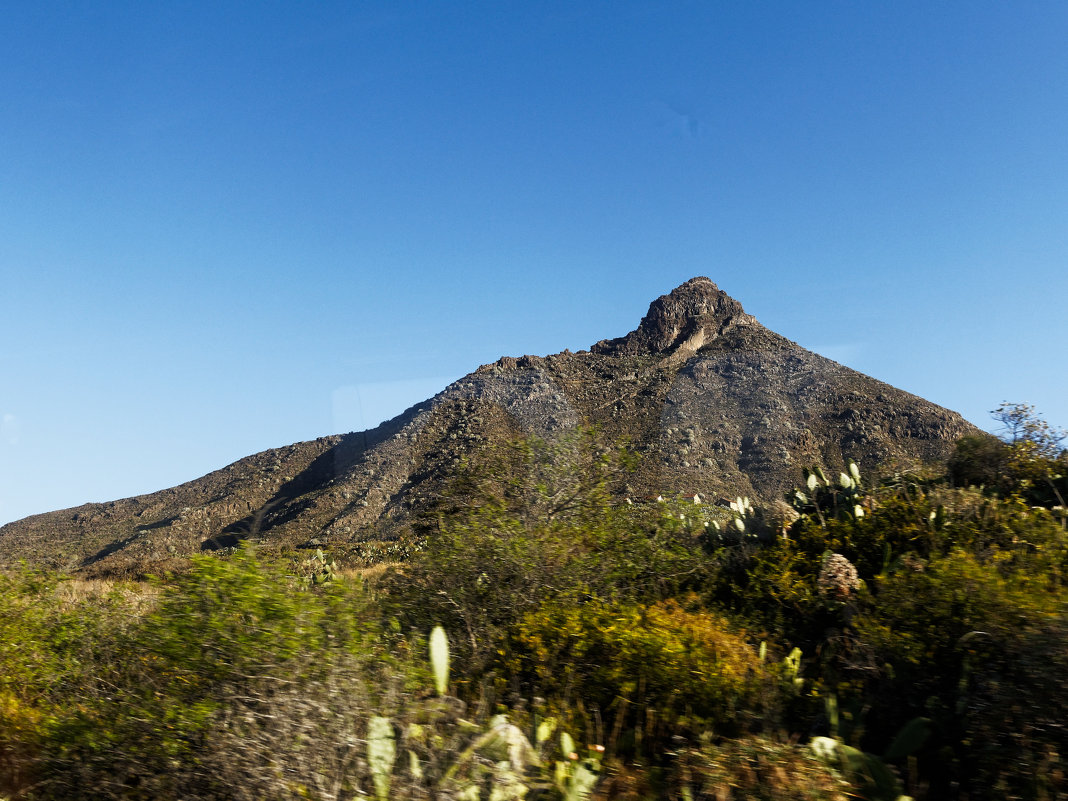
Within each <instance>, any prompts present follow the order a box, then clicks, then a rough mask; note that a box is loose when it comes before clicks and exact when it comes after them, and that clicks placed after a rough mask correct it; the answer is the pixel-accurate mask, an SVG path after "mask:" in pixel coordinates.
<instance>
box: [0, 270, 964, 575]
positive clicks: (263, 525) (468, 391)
mask: <svg viewBox="0 0 1068 801" xmlns="http://www.w3.org/2000/svg"><path fill="white" fill-rule="evenodd" d="M591 425H592V426H596V427H597V430H598V432H599V434H598V436H599V437H601V438H602V439H603V440H604V441H605V442H615V441H618V440H621V439H624V438H625V439H627V440H628V441H629V442H630V443H631V446H632V447H633V448H634V449H635V450H636V451H637V452H638V453H639V454H640V456H641V457H642V458H641V460H640V462H639V465H638V467H637V470H636V472H635V473H634V475H633V476H632V477H631V478H630V485H631V490H630V491H631V492H632V493H633V494H634V495H636V496H639V497H645V496H656V495H664V496H673V495H677V494H691V493H700V494H702V495H703V496H706V497H712V498H716V497H719V496H727V497H734V496H737V495H746V496H749V497H751V498H753V499H754V500H764V501H771V500H774V499H777V498H780V497H782V494H783V493H784V492H786V491H787V490H788V489H790V488H791V487H792V486H794V485H795V484H797V483H798V482H799V481H800V475H801V468H802V467H803V466H810V465H815V464H820V465H826V466H827V467H829V468H831V469H834V470H837V469H839V467H840V466H842V465H843V464H844V462H845V460H847V459H854V460H856V461H857V462H858V464H860V465H861V466H862V468H864V469H865V470H866V471H867V470H870V469H871V468H875V467H876V466H878V465H887V464H894V465H898V466H901V467H906V466H915V465H918V464H923V463H932V462H938V461H941V460H944V459H945V458H946V457H947V456H948V455H949V454H950V453H951V451H952V448H953V444H954V442H955V441H956V439H957V438H958V437H960V436H961V435H963V434H967V433H974V432H975V429H974V427H973V426H971V425H970V424H969V423H967V422H966V421H965V420H964V419H963V418H961V417H960V415H958V414H956V413H954V412H951V411H948V410H946V409H943V408H941V407H939V406H936V405H935V404H932V403H929V402H927V401H925V400H923V399H922V398H918V397H916V396H914V395H910V394H908V393H906V392H903V391H901V390H899V389H895V388H894V387H891V386H889V385H887V384H884V383H882V382H880V381H877V380H875V379H873V378H870V377H868V376H866V375H863V374H861V373H858V372H856V371H854V370H850V369H849V368H847V367H843V366H842V365H840V364H837V363H836V362H833V361H831V360H829V359H826V358H823V357H822V356H819V355H817V354H815V353H812V352H810V351H807V350H805V349H804V348H801V347H800V346H798V345H797V344H796V343H794V342H791V341H790V340H788V339H786V338H785V337H782V336H780V335H778V334H776V333H774V332H772V331H769V330H768V329H767V328H765V327H763V326H762V325H761V324H760V323H759V322H757V321H756V319H754V318H753V317H752V316H751V315H749V314H746V313H745V311H744V310H743V309H742V306H741V304H740V303H738V301H736V300H734V299H733V298H731V297H729V296H728V295H727V294H725V293H724V292H722V291H720V290H719V289H718V288H717V287H716V285H715V284H714V283H713V282H712V281H710V280H709V279H707V278H694V279H692V280H690V281H687V282H686V283H685V284H683V285H682V286H680V287H678V288H677V289H675V290H674V291H672V292H671V293H670V294H667V295H664V296H662V297H660V298H658V299H657V300H655V301H654V302H653V303H652V304H651V305H650V307H649V312H648V313H647V314H646V316H645V317H644V318H643V319H642V321H641V323H640V324H639V326H638V328H637V329H635V330H634V331H632V332H631V333H630V334H628V335H626V336H625V337H621V338H618V339H612V340H604V341H601V342H598V343H597V344H595V345H593V346H592V347H591V348H590V350H589V351H580V352H578V353H571V352H569V351H564V352H563V353H558V354H553V355H550V356H544V357H539V356H523V357H520V358H512V357H505V358H502V359H500V360H498V361H497V362H495V363H494V364H490V365H484V366H482V367H480V368H478V369H477V370H476V371H475V372H473V373H471V374H469V375H467V376H466V377H464V378H462V379H460V380H459V381H457V382H455V383H453V384H452V385H450V386H449V387H447V388H446V389H445V390H444V391H442V392H441V393H439V394H438V395H436V396H435V397H433V398H431V399H429V400H427V401H424V402H423V403H420V404H418V405H416V406H414V407H412V408H410V409H408V410H407V411H406V412H404V413H403V414H401V415H400V416H398V417H396V418H394V419H393V420H390V421H388V422H385V423H383V424H382V425H380V426H379V427H377V428H375V429H373V430H371V431H366V432H360V433H351V434H345V435H338V436H331V437H324V438H322V439H318V440H315V441H313V442H304V443H299V444H295V445H290V446H288V447H284V448H278V449H274V450H269V451H264V452H263V453H259V454H256V455H254V456H249V457H247V458H245V459H242V460H240V461H238V462H235V463H234V464H232V465H229V466H227V467H225V468H223V469H221V470H217V471H215V472H213V473H209V474H208V475H206V476H204V477H202V478H199V479H196V480H194V481H190V482H188V483H186V484H182V485H180V486H178V487H174V488H171V489H167V490H162V491H160V492H156V493H153V494H150V495H143V496H139V497H136V498H128V499H125V500H119V501H113V502H110V503H104V504H87V505H85V506H81V507H78V508H75V509H67V510H63V511H58V512H51V513H48V514H43V515H36V516H33V517H29V518H26V519H24V520H20V521H16V522H14V523H10V524H8V525H6V526H4V527H2V528H0V561H3V562H12V561H14V560H17V559H26V560H27V561H30V562H31V563H41V564H47V565H49V566H52V567H59V568H63V569H67V570H76V571H81V572H83V573H86V574H89V575H125V574H127V573H129V572H131V571H133V572H139V571H144V570H158V569H163V568H165V567H166V566H167V565H168V564H171V563H176V562H178V561H180V560H181V559H182V558H183V557H186V556H188V555H189V554H192V553H196V552H199V551H202V550H212V549H217V548H222V547H230V546H233V545H235V544H237V543H238V542H239V541H240V540H242V539H245V538H253V539H255V540H257V541H261V542H265V543H274V544H280V545H284V546H302V545H304V546H308V545H311V546H313V547H315V546H322V547H325V548H339V549H345V548H351V547H352V546H353V545H354V544H358V543H370V542H376V543H381V542H387V543H388V542H390V541H393V540H396V539H397V538H398V537H399V536H401V535H402V534H403V532H404V531H405V530H406V526H407V525H408V524H409V522H410V521H411V519H412V518H413V516H414V515H416V514H418V513H419V512H420V511H422V510H425V509H426V508H427V507H428V505H429V504H430V503H431V502H432V500H433V499H434V498H435V497H436V496H437V495H438V494H439V493H440V492H441V490H442V488H443V487H444V486H445V485H447V484H448V482H449V481H450V479H451V478H452V477H453V476H454V475H455V474H456V471H457V468H458V467H460V466H461V462H462V460H464V459H465V458H468V457H471V456H473V455H475V454H477V453H479V452H481V451H484V450H485V449H491V450H492V449H493V448H494V447H499V446H500V445H501V444H502V443H504V442H505V441H509V440H515V439H517V438H523V437H538V438H542V439H549V440H552V439H554V438H558V437H560V436H563V435H566V434H567V433H568V432H573V431H575V430H576V429H578V428H580V427H583V426H591Z"/></svg>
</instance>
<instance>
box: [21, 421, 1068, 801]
mask: <svg viewBox="0 0 1068 801" xmlns="http://www.w3.org/2000/svg"><path fill="white" fill-rule="evenodd" d="M1025 430H1026V429H1025ZM1022 441H1031V440H1022ZM976 443H977V444H976V447H975V450H974V453H975V454H979V456H974V458H973V461H975V460H976V459H979V458H980V456H982V448H984V447H986V444H988V443H987V441H979V440H977V441H976ZM963 446H964V444H963V443H962V448H963ZM998 447H1000V448H1010V447H1012V443H1003V444H1001V445H999V446H998ZM961 452H962V453H964V452H966V448H964V450H962V451H961ZM1001 453H1002V454H1003V455H1006V459H1005V462H1004V468H1003V469H1004V470H1005V471H1006V474H1011V475H1013V476H1015V478H1014V479H1013V480H1014V481H1016V482H1017V483H1016V484H1015V488H1014V489H1013V491H1012V493H1009V494H1007V495H1003V496H1002V497H997V496H992V495H991V493H990V492H989V489H990V488H989V487H988V488H987V491H986V492H980V491H978V490H973V489H963V488H960V487H952V486H948V485H946V484H944V483H941V482H939V481H938V480H935V479H932V478H927V479H922V480H919V479H916V480H913V478H909V477H906V478H901V477H896V478H895V479H894V480H891V481H887V482H884V483H881V484H872V485H870V486H868V485H864V484H862V482H861V474H860V470H859V468H857V467H856V466H855V465H847V466H846V467H845V469H843V470H841V471H840V473H839V474H838V475H837V477H836V478H835V479H833V480H828V479H827V477H826V475H825V474H824V473H823V472H822V471H821V470H818V469H817V470H814V471H812V472H810V473H808V474H807V475H806V482H805V485H804V486H803V487H802V488H801V489H800V490H799V491H798V492H797V493H795V494H794V496H793V501H794V503H795V506H796V509H795V511H796V513H797V514H796V515H791V514H790V513H789V510H787V512H786V513H785V514H782V515H780V517H781V519H779V517H776V519H775V521H774V522H772V517H773V515H772V514H770V513H768V512H767V511H766V510H763V509H760V508H754V506H753V504H752V503H749V502H747V500H746V499H744V498H739V499H737V500H736V501H735V502H734V507H735V508H734V509H733V510H732V511H730V512H727V511H726V510H719V509H691V508H690V507H686V508H682V507H677V506H674V505H672V504H670V503H667V504H652V505H638V506H630V505H626V504H622V503H620V504H616V503H614V501H613V499H615V498H616V489H615V488H614V487H615V485H616V484H617V483H618V480H619V477H620V476H622V475H625V466H626V463H627V461H628V459H629V457H628V456H626V455H625V454H624V455H620V454H613V453H611V452H608V451H603V450H599V449H598V448H596V447H594V445H593V444H592V443H591V441H590V440H581V439H580V440H573V441H571V442H564V443H558V444H556V445H552V446H549V445H546V444H544V443H532V444H526V445H523V446H517V447H516V448H514V449H511V450H509V451H508V452H506V453H505V454H503V455H499V456H498V457H497V467H492V466H491V467H489V468H487V467H486V465H492V463H493V459H490V460H489V461H488V462H486V463H484V464H483V465H482V466H481V467H479V466H473V467H472V468H471V471H470V474H469V475H468V476H467V484H468V489H469V490H471V491H470V492H467V493H460V492H457V493H456V494H454V495H452V496H451V497H450V498H449V500H448V501H447V504H446V506H447V507H448V508H449V511H448V512H447V513H446V506H443V507H442V510H441V512H442V513H441V515H440V516H439V517H438V518H436V519H435V520H434V521H432V523H431V524H428V525H427V526H426V530H425V532H424V533H425V534H426V537H427V540H426V545H425V547H423V548H422V550H420V551H419V552H417V553H415V554H414V555H413V556H412V559H411V561H409V562H408V563H407V564H404V565H401V566H399V567H398V568H397V569H395V570H393V571H392V572H387V573H386V574H385V577H384V578H382V579H381V580H380V581H379V582H378V583H377V584H375V585H374V586H373V587H371V588H368V587H367V586H365V585H364V584H363V583H362V582H361V581H358V580H352V579H349V578H347V577H346V576H345V575H344V574H343V573H341V572H340V571H338V570H337V569H336V565H334V563H333V560H332V558H331V557H330V556H328V555H327V554H324V553H322V552H321V551H319V552H316V553H315V554H314V555H312V556H310V557H308V558H305V557H304V556H303V555H302V556H301V557H299V558H293V557H292V555H291V554H290V555H289V556H287V557H286V558H287V559H288V560H289V561H287V562H286V565H285V567H281V566H275V565H273V564H271V563H268V562H266V561H265V560H264V559H262V558H261V557H259V556H257V554H256V553H254V552H252V551H251V550H244V551H239V552H237V553H234V554H232V555H230V556H229V557H228V558H225V559H219V558H215V557H211V558H204V559H197V560H194V563H193V566H192V569H191V570H190V571H189V572H187V573H184V574H182V575H180V576H173V577H167V578H165V579H162V580H160V581H158V582H157V583H156V584H155V585H153V586H151V587H144V588H142V589H141V591H140V593H139V594H138V595H134V594H132V593H131V592H130V591H129V590H128V589H126V588H123V589H120V590H116V591H108V590H106V588H94V589H93V590H92V591H89V589H88V587H87V585H84V583H82V584H79V583H77V582H73V581H67V580H63V579H60V578H58V577H54V576H49V575H46V574H42V573H35V572H32V571H27V572H21V573H16V574H8V575H3V576H0V776H2V780H3V781H4V782H6V784H5V785H4V786H2V787H0V792H3V793H8V794H14V795H17V797H23V798H27V799H63V798H104V799H118V798H123V799H149V798H152V799H157V798H158V799H173V798H183V799H209V798H212V799H214V798H234V799H241V801H246V800H247V801H253V799H257V800H260V799H289V798H313V799H323V800H324V801H326V800H327V799H330V800H331V801H334V799H338V800H340V799H346V798H354V797H377V798H391V799H400V800H406V799H426V798H431V797H436V798H455V799H472V800H473V799H479V801H483V800H488V801H507V800H508V799H520V798H527V799H532V798H541V799H553V798H556V799H559V798H574V799H580V798H597V799H601V798H605V799H607V798H615V797H620V798H623V797H627V798H638V797H643V798H677V799H690V800H691V801H692V800H693V799H716V800H717V801H719V800H720V799H741V798H757V799H785V798H811V799H819V798H826V799H841V798H844V797H864V798H869V799H882V798H896V797H897V796H898V795H899V794H900V793H902V792H908V793H910V794H912V795H913V796H915V797H917V798H919V799H927V801H935V799H940V798H955V797H964V795H967V797H968V798H970V799H973V801H975V799H1000V798H1021V799H1028V801H1046V799H1053V798H1058V797H1060V796H1062V795H1064V794H1065V793H1066V792H1068V788H1066V787H1065V779H1064V776H1065V771H1064V767H1063V764H1062V763H1061V759H1062V758H1063V755H1065V754H1068V735H1066V729H1065V727H1064V724H1063V721H1064V710H1065V709H1068V690H1066V687H1068V684H1066V683H1065V682H1064V680H1063V677H1064V675H1066V674H1068V616H1066V615H1065V611H1064V610H1065V609H1066V608H1068V532H1066V531H1065V529H1064V527H1063V523H1064V520H1063V519H1062V518H1061V517H1058V514H1059V512H1058V511H1057V510H1056V508H1051V509H1048V510H1047V509H1045V508H1040V507H1039V508H1036V506H1035V503H1034V501H1035V498H1037V494H1036V493H1037V491H1038V490H1037V489H1036V488H1037V487H1038V486H1039V484H1040V481H1039V479H1040V478H1041V477H1042V474H1041V472H1039V473H1034V474H1033V476H1032V477H1031V478H1027V477H1026V476H1027V475H1030V474H1026V473H1025V472H1023V469H1024V467H1025V466H1026V464H1025V461H1026V460H1025V461H1019V462H1018V463H1014V462H1013V461H1012V459H1011V458H1009V457H1012V456H1013V453H1010V452H1009V451H1007V450H1006V451H1001ZM1014 453H1016V455H1017V456H1019V455H1020V454H1023V451H1019V452H1014ZM1023 455H1024V456H1026V454H1023ZM983 458H985V457H983ZM1027 458H1029V459H1030V457H1027ZM1058 458H1059V457H1058ZM1041 459H1043V460H1045V461H1041V460H1037V457H1036V458H1035V459H1031V460H1030V462H1027V464H1030V465H1031V466H1032V467H1033V466H1034V465H1039V466H1041V467H1042V469H1043V470H1047V468H1048V470H1047V474H1046V478H1048V479H1049V482H1051V483H1049V486H1050V490H1049V493H1050V495H1052V494H1054V493H1055V492H1057V491H1058V486H1059V485H1058V484H1057V483H1056V482H1057V481H1060V480H1061V479H1058V478H1057V477H1056V476H1057V475H1062V474H1058V473H1054V472H1052V471H1053V470H1054V469H1060V468H1059V465H1060V463H1059V462H1058V461H1057V460H1056V459H1050V458H1049V457H1048V455H1044V456H1042V457H1041ZM569 460H577V461H574V463H575V464H577V465H578V467H577V468H576V469H575V470H574V471H571V472H569V470H568V469H567V468H566V464H568V463H572V462H569ZM964 462H967V459H965V460H964ZM964 462H962V463H964ZM498 467H499V468H500V470H501V472H497V469H498ZM513 468H514V471H515V472H508V471H510V470H512V469H513ZM1028 469H1030V468H1028ZM1013 471H1015V472H1013ZM835 472H838V471H835ZM1027 481H1031V482H1032V483H1031V484H1027V483H1026V482H1027ZM1048 500H1049V498H1047V501H1048ZM1050 505H1051V506H1053V507H1055V506H1056V504H1050ZM781 507H782V504H780V509H779V510H778V511H776V512H775V514H776V515H779V512H781V511H782V508H781ZM734 521H738V523H741V527H740V528H739V526H738V524H737V523H736V522H734ZM713 522H715V523H722V524H723V525H722V526H721V527H720V529H719V531H718V533H717V532H716V529H715V526H713V525H712V523H713ZM706 523H708V525H707V526H706V525H705V524H706ZM732 530H733V531H732ZM446 631H447V632H448V636H447V635H446ZM404 632H408V633H407V634H405V633H404ZM427 632H430V634H429V637H428V636H427ZM747 632H753V635H752V636H750V635H749V634H747ZM450 638H451V639H450ZM758 645H759V648H758V647H757V646H758ZM450 651H451V655H450ZM428 655H429V658H428ZM449 693H456V694H457V695H458V696H459V697H454V696H452V695H450V694H449ZM513 721H515V722H513ZM813 734H816V735H826V736H824V737H819V736H817V737H815V738H812V739H810V737H811V735H813ZM572 735H574V738H572ZM528 738H529V739H528ZM576 740H577V741H578V744H576ZM817 753H818V754H822V756H823V758H824V760H825V761H826V764H825V763H824V762H821V761H820V760H819V759H818V758H817ZM876 755H877V756H876ZM847 780H848V781H849V782H850V785H849V786H848V787H847V785H846V783H845V782H846V781H847Z"/></svg>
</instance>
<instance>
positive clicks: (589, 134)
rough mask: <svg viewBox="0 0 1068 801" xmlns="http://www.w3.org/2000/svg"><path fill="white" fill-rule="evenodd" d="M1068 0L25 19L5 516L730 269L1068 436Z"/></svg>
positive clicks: (958, 403)
mask: <svg viewBox="0 0 1068 801" xmlns="http://www.w3.org/2000/svg"><path fill="white" fill-rule="evenodd" d="M1065 41H1068V6H1066V5H1065V4H1063V3H1061V2H1053V1H1052V0H1039V1H1038V2H1029V3H1024V4H1012V5H1011V6H1010V5H1008V4H1003V3H994V2H947V3H940V4H938V5H937V6H931V5H930V4H929V3H922V2H900V3H894V4H874V3H865V4H858V3H852V2H844V0H843V1H841V2H839V1H836V0H831V1H830V2H826V3H819V4H812V5H808V4H797V3H791V2H752V3H727V2H706V3H691V2H674V3H673V2H669V3H659V2H658V3H653V2H614V3H592V2H591V3H563V2H558V3H557V2H548V3H540V4H536V6H535V5H530V6H526V5H523V6H517V5H504V4H494V3H465V4H456V5H449V6H444V5H441V4H433V3H410V4H394V3H374V2H369V3H361V4H359V5H358V6H354V5H352V4H348V3H340V2H323V3H319V4H316V5H315V6H314V8H311V7H307V6H298V5H296V4H260V5H250V4H247V3H236V2H213V3H206V2H204V3H199V2H193V3H181V4H179V3H173V2H162V3H158V4H152V5H151V6H147V5H144V4H138V3H133V2H109V3H107V4H93V3H84V2H62V3H61V2H42V3H33V4H30V3H25V4H14V5H13V7H11V8H9V9H7V10H6V14H5V25H4V26H3V27H2V28H0V53H2V55H0V64H2V65H3V67H4V69H3V70H0V104H2V107H3V108H4V109H5V112H4V122H3V124H2V125H0V208H2V209H3V210H4V212H3V214H0V277H2V282H3V283H2V288H3V292H2V295H0V297H2V298H3V299H4V301H5V302H4V314H3V315H0V523H3V522H7V521H10V520H12V519H16V518H19V517H22V516H25V515H29V514H33V513H38V512H45V511H49V510H52V509H56V508H63V507H68V506H74V505H78V504H81V503H84V502H87V501H106V500H111V499H114V498H119V497H125V496H129V495H133V494H140V493H145V492H151V491H155V490H158V489H162V488H165V487H168V486H172V485H174V484H177V483H180V482H183V481H187V480H191V479H193V478H196V477H198V476H200V475H203V474H204V473H206V472H209V471H210V470H213V469H217V468H219V467H222V466H224V465H225V464H227V463H229V462H232V461H234V460H236V459H238V458H241V457H243V456H246V455H248V454H251V453H254V452H257V451H260V450H264V449H266V448H269V447H279V446H283V445H286V444H289V443H291V442H295V441H300V440H304V439H310V438H314V437H317V436H322V435H325V434H330V433H341V432H343V431H347V430H350V429H353V428H366V427H371V426H373V425H375V424H376V423H377V422H379V418H383V417H388V416H392V415H393V414H396V413H399V412H400V411H402V410H403V409H404V408H405V407H406V406H407V405H409V404H411V403H414V402H417V401H419V400H422V399H424V398H426V397H428V396H429V395H432V394H433V393H434V392H436V391H438V390H440V389H442V388H443V387H444V386H445V384H446V383H447V382H448V381H449V380H452V379H455V378H458V377H460V376H462V375H464V374H466V373H468V372H470V371H472V370H474V369H475V368H476V367H477V366H478V365H480V364H483V363H488V362H492V361H495V360H496V359H497V358H499V357H500V356H506V355H508V356H518V355H522V354H526V353H535V354H539V355H544V354H548V353H554V352H558V351H561V350H564V349H565V348H570V349H571V350H580V349H584V348H588V347H589V346H590V345H591V344H593V343H594V342H596V341H597V340H599V339H604V338H610V337H616V336H621V335H622V334H625V333H626V332H628V331H630V330H631V329H633V328H634V327H635V326H636V325H637V323H638V321H639V320H640V319H641V317H642V315H643V314H644V313H645V311H646V309H647V307H648V304H649V303H650V302H651V301H652V300H653V299H655V298H656V297H657V296H659V295H661V294H664V293H666V292H668V291H670V290H671V289H672V288H674V287H675V286H678V285H679V284H681V283H683V282H684V281H685V280H687V279H689V278H691V277H693V276H694V275H707V276H709V277H710V278H711V279H712V280H713V281H715V282H716V283H717V284H718V285H719V287H720V288H721V289H723V290H724V291H726V292H727V293H728V294H730V295H731V296H732V297H734V298H736V299H737V300H739V301H740V302H741V303H742V305H743V306H744V307H745V309H746V311H747V312H749V313H750V314H753V315H754V316H755V317H756V318H757V319H758V320H759V321H760V322H761V323H763V324H764V325H765V326H767V327H768V328H770V329H771V330H773V331H776V332H778V333H780V334H782V335H784V336H786V337H788V338H790V339H792V340H795V341H797V342H799V343H800V344H801V345H802V346H804V347H807V348H809V349H811V350H814V351H816V352H819V353H821V354H823V355H825V356H828V357H829V358H832V359H835V360H837V361H840V362H842V363H844V364H846V365H847V366H850V367H853V368H854V369H857V370H860V371H861V372H864V373H867V374H868V375H871V376H873V377H875V378H877V379H879V380H881V381H885V382H887V383H890V384H893V385H895V386H898V387H900V388H902V389H904V390H907V391H909V392H912V393H914V394H916V395H919V396H921V397H924V398H927V399H928V400H931V401H933V402H935V403H938V404H940V405H943V406H946V407H948V408H951V409H954V410H956V411H959V412H961V413H962V414H964V415H965V416H966V417H967V418H968V419H970V420H971V421H972V422H974V423H976V424H978V425H980V426H983V427H986V428H990V427H991V425H992V424H991V421H990V420H989V418H988V414H987V413H988V411H989V410H990V409H993V408H994V407H996V406H997V405H998V404H999V403H1000V402H1002V401H1003V400H1009V401H1024V402H1029V403H1033V404H1035V406H1036V407H1037V408H1038V410H1039V411H1040V412H1042V413H1044V415H1045V417H1046V419H1047V420H1048V421H1049V422H1050V423H1052V424H1054V425H1060V426H1066V425H1068V391H1066V390H1068V385H1066V384H1068V381H1066V378H1065V366H1064V355H1063V354H1064V342H1065V339H1066V337H1065V335H1066V334H1068V325H1066V322H1065V320H1066V315H1065V312H1066V309H1065V298H1066V297H1068V147H1066V145H1065V143H1066V142H1068V102H1066V101H1068V55H1066V50H1065V48H1064V45H1063V43H1064V42H1065Z"/></svg>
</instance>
